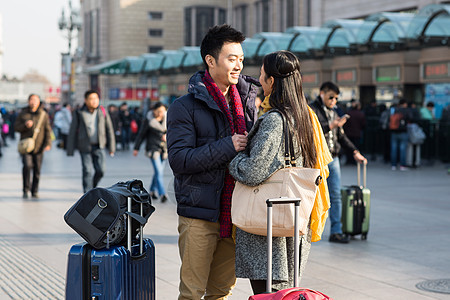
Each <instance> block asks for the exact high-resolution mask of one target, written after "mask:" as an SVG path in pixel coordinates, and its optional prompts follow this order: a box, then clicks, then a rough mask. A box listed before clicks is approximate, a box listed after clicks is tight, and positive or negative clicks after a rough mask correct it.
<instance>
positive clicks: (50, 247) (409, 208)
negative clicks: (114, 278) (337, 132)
mask: <svg viewBox="0 0 450 300" xmlns="http://www.w3.org/2000/svg"><path fill="white" fill-rule="evenodd" d="M15 149H16V148H15V144H14V143H13V142H10V146H9V147H7V148H4V149H3V150H4V156H3V157H2V158H0V238H1V239H4V240H6V241H8V242H9V243H11V244H13V245H14V247H17V248H20V249H21V250H24V251H25V252H26V253H28V254H29V255H30V256H32V257H33V258H34V259H36V260H38V261H41V262H44V263H45V264H46V265H47V266H48V267H49V268H51V269H52V270H54V272H56V273H57V274H60V275H61V276H64V277H65V276H66V263H67V253H68V251H69V249H70V246H71V245H72V244H74V243H77V242H80V241H81V238H80V237H79V236H78V235H77V234H76V233H75V232H74V231H72V230H71V229H70V228H69V227H68V226H67V225H66V224H65V222H64V220H63V215H64V213H65V212H66V211H67V210H68V209H69V207H70V206H71V205H72V204H73V203H74V202H75V201H76V200H77V199H78V198H79V197H80V196H81V194H82V191H81V164H80V159H79V157H78V155H77V154H76V155H75V157H66V156H65V154H64V153H63V152H62V151H61V150H60V149H56V148H54V149H52V150H51V151H50V152H48V153H46V154H45V157H44V164H43V168H42V175H41V188H40V192H39V193H40V196H41V198H40V199H39V200H22V198H21V195H22V193H21V184H22V181H21V180H22V179H21V161H20V157H19V156H18V154H17V152H16V151H15ZM106 163H107V172H106V176H105V177H104V179H103V180H102V181H101V185H102V186H109V185H112V184H114V183H115V182H117V181H119V180H127V179H132V178H139V179H142V180H143V181H144V183H145V184H146V186H148V184H149V182H150V177H151V174H152V168H151V165H150V162H149V161H148V158H146V157H144V155H143V154H140V156H139V157H137V158H135V157H133V156H132V154H131V151H126V152H118V153H117V154H116V156H115V157H114V158H109V157H108V158H107V162H106ZM165 179H166V185H167V186H171V183H172V175H171V172H170V168H169V167H167V168H166V172H165ZM355 181H356V171H355V168H354V167H350V166H343V167H342V183H343V184H344V185H348V184H354V183H355ZM368 187H369V188H370V189H371V192H372V210H371V225H370V226H371V227H370V231H369V235H368V239H367V240H366V241H361V240H360V238H359V237H356V238H355V239H354V240H352V241H351V242H350V244H348V245H339V244H332V243H329V242H328V241H327V239H328V230H329V228H328V227H327V228H326V229H325V232H324V235H323V240H322V241H320V242H317V243H314V244H313V247H312V249H311V255H310V258H309V262H308V265H307V268H306V271H305V274H304V276H303V279H302V282H301V285H302V286H305V287H308V288H312V289H317V290H320V291H322V292H324V293H325V294H328V295H329V296H331V297H333V298H334V299H338V300H340V299H345V300H351V299H355V300H361V299H450V294H439V293H432V292H426V291H422V290H419V289H417V288H416V287H415V285H416V284H417V283H419V282H421V281H423V280H431V279H439V278H450V250H449V249H450V233H449V228H450V218H449V216H448V212H449V211H450V176H448V175H447V173H446V169H445V168H444V165H443V164H441V163H439V162H436V163H435V164H434V165H433V166H426V167H422V168H419V169H417V170H410V171H408V172H399V171H391V170H390V167H389V166H388V165H385V164H382V163H379V162H370V164H369V167H368ZM169 196H170V198H171V199H170V201H168V202H167V203H165V204H162V203H159V202H158V201H157V202H155V206H156V213H155V214H154V215H153V216H152V217H151V219H150V222H149V224H148V225H147V227H146V229H145V233H146V235H147V236H148V237H150V238H152V239H153V240H154V242H155V244H156V262H157V265H156V269H157V279H156V280H157V299H176V298H177V290H178V270H179V265H180V260H179V255H178V248H177V215H176V205H175V202H174V195H173V190H171V189H170V188H169ZM9 250H11V251H14V249H9ZM0 287H1V285H0ZM250 294H251V288H250V285H249V283H248V281H247V280H245V279H238V281H237V284H236V287H235V289H234V290H233V295H232V296H231V297H230V299H247V298H248V296H249V295H250ZM3 299H10V297H9V296H8V295H7V294H6V293H5V291H4V290H2V289H1V288H0V300H3Z"/></svg>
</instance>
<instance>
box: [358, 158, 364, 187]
mask: <svg viewBox="0 0 450 300" xmlns="http://www.w3.org/2000/svg"><path fill="white" fill-rule="evenodd" d="M362 165H363V187H366V183H367V182H366V178H367V164H366V163H362ZM356 169H357V173H358V186H361V163H360V162H358V163H357V167H356Z"/></svg>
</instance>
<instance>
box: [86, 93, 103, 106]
mask: <svg viewBox="0 0 450 300" xmlns="http://www.w3.org/2000/svg"><path fill="white" fill-rule="evenodd" d="M84 103H86V106H87V108H88V109H90V110H92V109H97V107H98V104H99V103H100V99H99V98H98V95H97V94H96V93H93V94H90V95H89V96H88V97H87V98H86V99H84Z"/></svg>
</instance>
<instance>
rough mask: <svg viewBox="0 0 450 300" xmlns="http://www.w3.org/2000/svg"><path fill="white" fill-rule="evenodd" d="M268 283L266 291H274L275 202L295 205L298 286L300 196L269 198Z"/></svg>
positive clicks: (296, 278) (295, 285) (296, 274)
mask: <svg viewBox="0 0 450 300" xmlns="http://www.w3.org/2000/svg"><path fill="white" fill-rule="evenodd" d="M266 203H267V285H266V291H267V292H268V293H271V292H272V206H273V205H274V204H276V205H278V204H292V203H294V205H295V221H294V287H297V286H298V276H299V267H300V266H299V259H300V224H299V218H300V217H299V216H300V198H274V199H267V201H266Z"/></svg>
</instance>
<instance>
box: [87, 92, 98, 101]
mask: <svg viewBox="0 0 450 300" xmlns="http://www.w3.org/2000/svg"><path fill="white" fill-rule="evenodd" d="M91 94H97V96H98V97H100V94H99V93H98V92H97V91H96V90H87V91H86V92H85V93H84V99H85V100H86V99H87V98H88V97H89V96H90V95H91Z"/></svg>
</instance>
